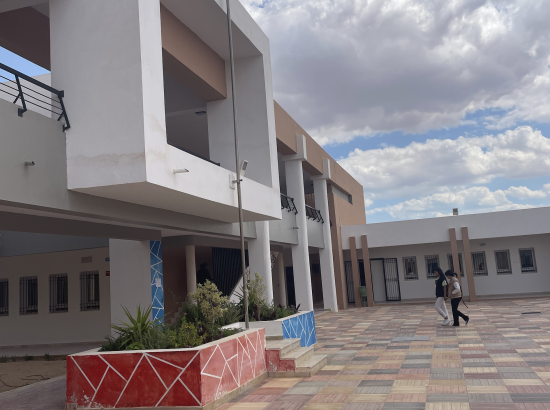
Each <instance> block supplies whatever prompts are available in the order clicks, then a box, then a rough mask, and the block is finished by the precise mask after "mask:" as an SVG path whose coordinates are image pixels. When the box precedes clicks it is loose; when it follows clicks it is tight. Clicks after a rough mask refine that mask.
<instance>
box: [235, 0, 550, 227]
mask: <svg viewBox="0 0 550 410" xmlns="http://www.w3.org/2000/svg"><path fill="white" fill-rule="evenodd" d="M241 2H242V3H243V4H244V5H245V7H246V8H247V9H248V11H249V12H250V13H251V14H252V16H253V17H254V18H255V20H256V21H257V22H258V23H259V24H260V26H261V27H262V28H263V30H264V31H265V32H266V33H267V35H268V36H269V38H270V41H271V49H272V62H273V73H274V74H273V75H274V77H273V81H274V88H275V99H276V100H277V101H278V102H279V103H280V104H281V105H282V106H283V107H284V108H285V109H286V110H287V111H288V112H289V113H290V114H291V115H292V116H293V117H294V118H295V119H296V120H297V121H298V122H299V123H300V124H301V125H302V126H303V127H304V128H305V129H306V130H307V131H308V132H309V133H310V134H311V135H312V136H313V137H314V138H315V139H316V140H317V141H318V142H319V143H320V144H322V145H323V146H324V148H325V149H326V150H327V151H328V152H329V153H330V154H331V155H333V156H334V157H335V158H338V160H339V162H340V164H341V165H342V166H344V167H345V168H346V169H347V170H348V171H349V172H350V173H351V174H352V175H353V176H354V177H355V178H356V179H357V180H358V181H359V182H360V183H361V184H362V185H363V186H364V187H365V207H366V211H367V220H368V221H369V222H381V221H391V220H401V219H412V218H427V217H435V216H441V215H448V214H450V213H452V208H455V207H457V208H459V209H460V213H462V214H464V213H477V212H491V211H501V210H508V209H518V208H527V207H536V206H548V205H550V68H549V66H550V59H549V56H550V25H549V24H548V16H550V1H547V0H493V1H486V0H241Z"/></svg>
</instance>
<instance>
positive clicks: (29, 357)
mask: <svg viewBox="0 0 550 410" xmlns="http://www.w3.org/2000/svg"><path fill="white" fill-rule="evenodd" d="M23 359H25V361H26V362H28V361H29V360H33V359H34V357H33V356H29V355H25V356H23Z"/></svg>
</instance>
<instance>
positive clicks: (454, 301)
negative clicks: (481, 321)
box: [445, 270, 470, 327]
mask: <svg viewBox="0 0 550 410" xmlns="http://www.w3.org/2000/svg"><path fill="white" fill-rule="evenodd" d="M445 276H446V277H447V282H448V283H449V285H448V287H449V289H448V291H447V294H448V295H449V297H450V298H451V307H452V308H453V321H454V322H453V326H455V327H456V326H460V323H459V319H458V318H459V317H461V318H462V319H463V320H464V321H465V322H466V325H467V324H468V322H469V321H470V318H469V317H468V316H466V315H465V314H464V313H462V312H461V311H460V310H458V305H459V304H460V301H461V300H462V291H461V290H460V282H459V281H458V279H457V275H456V273H454V272H453V271H451V270H448V271H447V272H445Z"/></svg>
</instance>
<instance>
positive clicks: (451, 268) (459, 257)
mask: <svg viewBox="0 0 550 410" xmlns="http://www.w3.org/2000/svg"><path fill="white" fill-rule="evenodd" d="M447 262H448V264H449V270H452V271H453V272H454V270H455V268H454V265H453V254H452V253H448V254H447ZM458 266H459V269H460V276H462V277H464V268H463V267H462V254H461V253H459V254H458Z"/></svg>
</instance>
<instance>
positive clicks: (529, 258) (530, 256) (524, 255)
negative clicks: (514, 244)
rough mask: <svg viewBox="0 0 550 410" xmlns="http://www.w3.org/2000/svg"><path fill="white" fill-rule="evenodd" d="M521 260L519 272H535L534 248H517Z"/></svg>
mask: <svg viewBox="0 0 550 410" xmlns="http://www.w3.org/2000/svg"><path fill="white" fill-rule="evenodd" d="M519 259H520V261H521V272H522V273H524V272H536V271H537V262H536V261H535V248H524V249H520V250H519Z"/></svg>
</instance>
